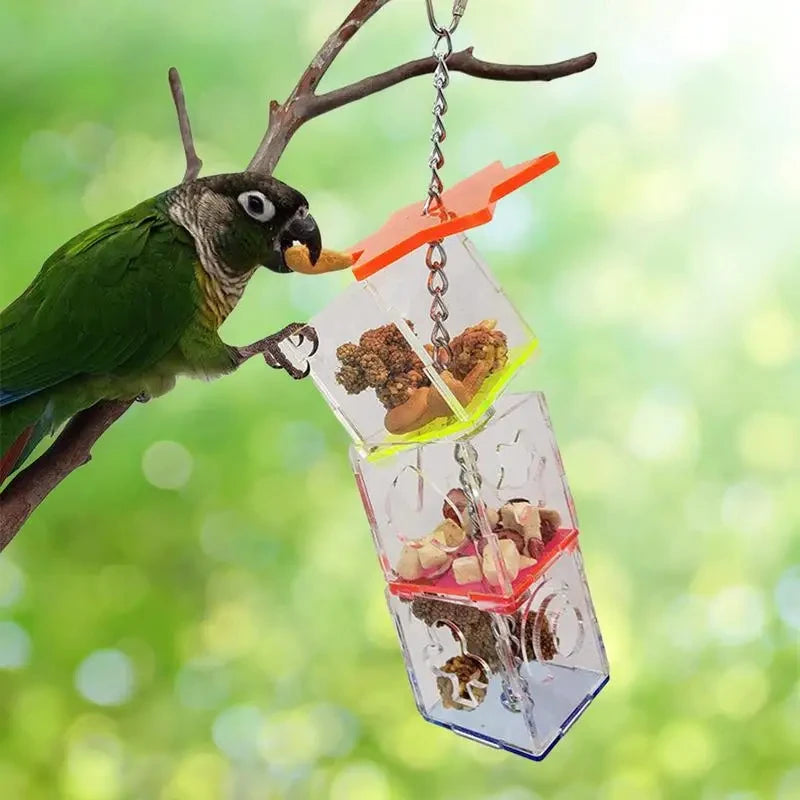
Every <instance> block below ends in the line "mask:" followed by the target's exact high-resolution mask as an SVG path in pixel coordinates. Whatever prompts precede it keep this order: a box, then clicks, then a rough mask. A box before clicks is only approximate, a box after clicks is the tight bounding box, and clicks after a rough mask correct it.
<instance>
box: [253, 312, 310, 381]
mask: <svg viewBox="0 0 800 800" xmlns="http://www.w3.org/2000/svg"><path fill="white" fill-rule="evenodd" d="M292 337H294V341H293V342H292V344H293V345H294V346H295V347H300V346H301V345H302V344H303V343H304V342H306V341H308V342H311V352H310V353H309V354H308V358H311V356H313V355H314V353H316V352H317V349H318V348H319V338H318V337H317V332H316V331H315V330H314V329H313V328H312V327H311V326H310V325H307V324H306V323H304V322H293V323H291V324H290V325H287V326H286V327H285V328H283V329H281V330H279V331H278V332H277V333H273V334H271V335H270V336H265V337H264V338H263V339H259V340H258V341H257V342H253V344H251V345H248V346H247V347H240V348H238V355H239V363H240V364H241V363H243V362H245V361H247V359H248V358H252V357H253V356H255V355H259V354H260V355H263V356H264V361H266V363H267V364H268V365H269V366H270V367H272V368H273V369H282V370H285V371H286V372H288V373H289V375H290V376H291V377H292V378H294V379H295V380H301V379H302V378H306V377H308V374H309V373H310V372H311V365H310V364H309V363H308V362H306V365H305V367H304V368H302V369H301V368H299V367H296V366H295V365H294V364H292V362H291V361H290V360H289V359H288V358H287V357H286V355H285V354H284V352H283V350H281V343H282V342H284V341H286V340H287V339H291V338H292Z"/></svg>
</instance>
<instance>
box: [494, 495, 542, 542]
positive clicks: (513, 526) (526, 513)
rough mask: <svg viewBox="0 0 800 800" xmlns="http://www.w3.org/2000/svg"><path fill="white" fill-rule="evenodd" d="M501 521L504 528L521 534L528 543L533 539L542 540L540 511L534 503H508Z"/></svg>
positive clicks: (502, 511) (501, 512)
mask: <svg viewBox="0 0 800 800" xmlns="http://www.w3.org/2000/svg"><path fill="white" fill-rule="evenodd" d="M500 519H501V520H502V522H503V527H504V528H508V529H509V530H512V531H516V532H517V533H521V534H522V536H523V537H524V539H525V541H526V542H527V541H528V539H530V538H531V537H536V538H538V539H541V532H540V519H539V509H538V508H537V507H536V506H535V505H533V504H532V503H521V502H516V503H506V504H505V505H504V506H503V507H502V508H501V509H500Z"/></svg>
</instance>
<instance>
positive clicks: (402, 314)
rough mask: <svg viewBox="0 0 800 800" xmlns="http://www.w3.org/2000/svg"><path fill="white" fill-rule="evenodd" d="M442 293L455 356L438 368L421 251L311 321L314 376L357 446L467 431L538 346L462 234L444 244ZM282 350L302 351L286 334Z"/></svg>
mask: <svg viewBox="0 0 800 800" xmlns="http://www.w3.org/2000/svg"><path fill="white" fill-rule="evenodd" d="M445 247H446V251H447V265H446V268H445V272H446V275H447V278H448V281H449V288H448V290H447V293H446V294H445V295H444V302H445V304H446V306H447V311H448V314H449V316H448V319H447V322H446V325H447V329H448V331H449V333H450V335H451V344H452V348H453V352H454V358H453V361H452V363H451V364H450V365H449V368H448V370H446V371H445V372H443V373H442V374H441V375H440V374H439V373H438V372H437V371H436V370H435V369H434V368H433V364H432V362H431V355H430V350H429V349H426V345H428V343H429V341H430V336H431V328H432V324H433V323H432V322H431V319H430V309H431V301H432V298H431V295H430V294H429V292H428V289H427V278H428V275H429V270H428V268H427V267H426V265H425V252H426V248H421V249H419V250H416V251H415V252H413V253H411V254H409V255H407V256H405V257H403V258H401V259H400V260H399V261H397V262H395V263H393V264H391V265H390V266H388V267H385V268H384V269H381V270H379V271H378V272H377V273H375V274H374V275H372V276H370V277H369V278H367V279H366V280H364V281H361V282H359V283H357V284H356V285H355V286H352V287H350V288H349V289H348V290H347V291H345V292H344V293H343V294H342V295H340V296H339V297H338V298H336V300H334V302H333V303H331V304H330V305H329V306H328V307H327V308H326V309H325V310H324V311H322V312H321V313H320V314H318V315H317V316H316V317H314V318H313V319H312V320H310V322H309V324H310V325H311V326H312V327H313V328H315V330H316V332H317V336H318V338H319V349H318V351H317V352H316V353H315V354H314V355H313V356H312V357H311V358H310V359H308V361H309V364H310V367H311V375H312V377H313V379H314V382H315V383H316V384H317V386H318V387H319V389H320V391H321V392H322V394H323V395H324V396H325V398H326V400H327V401H328V403H329V404H330V405H331V407H332V408H333V410H334V412H335V413H336V415H337V417H338V418H339V419H340V420H341V421H342V423H343V424H344V425H345V427H346V428H347V430H348V432H349V433H350V435H351V436H352V437H353V439H354V441H355V443H356V446H357V447H358V448H359V450H360V451H361V452H363V453H375V454H376V455H377V454H378V451H380V455H382V456H385V455H387V454H389V453H391V452H393V451H394V449H396V448H398V447H402V446H405V445H408V444H411V443H418V442H426V441H432V440H436V439H438V438H442V437H445V436H448V435H451V434H453V433H457V432H463V431H466V430H468V429H469V428H470V427H471V426H473V425H474V424H475V422H476V421H477V420H479V419H480V417H481V416H482V415H483V414H485V413H486V411H487V410H488V408H489V407H490V406H491V404H492V402H493V401H494V399H495V398H496V397H497V396H498V395H499V394H500V393H501V391H502V390H503V388H504V387H505V385H506V384H507V383H508V381H509V380H510V379H511V377H512V376H513V375H514V373H515V372H516V371H517V370H518V369H519V367H520V366H522V364H523V363H524V362H525V361H526V360H527V359H528V358H529V357H530V356H531V354H532V353H533V352H534V350H535V349H536V339H535V338H534V336H533V334H532V332H531V331H530V329H529V328H528V327H527V325H526V324H525V323H524V321H523V320H522V319H521V317H520V316H519V314H518V313H517V311H516V310H515V309H514V307H513V305H512V304H511V302H510V301H509V299H508V298H507V297H506V295H505V294H503V292H502V290H501V289H500V287H499V286H498V285H497V283H496V282H495V281H494V280H493V278H492V277H491V275H490V273H489V272H488V270H487V269H486V268H485V266H484V265H483V263H482V262H481V260H480V258H479V257H478V255H477V254H476V252H475V251H474V249H473V247H472V245H471V244H470V243H469V241H468V240H467V239H466V237H464V236H462V235H459V236H453V237H450V238H448V239H447V240H446V241H445ZM283 348H284V352H285V353H286V355H287V356H288V357H289V358H290V359H291V360H292V361H293V362H295V363H298V362H302V361H304V360H306V358H307V352H305V348H304V347H302V346H301V347H296V346H295V345H294V344H293V342H292V341H291V340H287V341H286V342H285V343H284V345H283Z"/></svg>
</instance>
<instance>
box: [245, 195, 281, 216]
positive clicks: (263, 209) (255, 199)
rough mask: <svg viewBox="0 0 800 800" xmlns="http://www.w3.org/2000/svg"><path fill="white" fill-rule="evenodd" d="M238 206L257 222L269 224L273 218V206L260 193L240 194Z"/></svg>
mask: <svg viewBox="0 0 800 800" xmlns="http://www.w3.org/2000/svg"><path fill="white" fill-rule="evenodd" d="M239 205H241V207H242V208H243V209H244V210H245V211H246V212H247V213H248V215H249V216H251V217H252V218H253V219H255V220H258V221H259V222H269V221H270V220H271V219H272V218H273V217H274V216H275V206H274V205H272V203H270V201H269V200H267V198H266V197H264V195H263V194H261V192H256V191H252V192H242V193H241V194H240V195H239Z"/></svg>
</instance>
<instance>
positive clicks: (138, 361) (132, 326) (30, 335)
mask: <svg viewBox="0 0 800 800" xmlns="http://www.w3.org/2000/svg"><path fill="white" fill-rule="evenodd" d="M196 260H197V256H196V251H195V248H194V242H193V240H192V239H191V237H190V236H189V234H188V233H187V232H186V231H184V230H183V229H182V228H180V227H178V226H177V225H175V224H174V223H172V222H171V221H170V220H169V219H168V218H167V217H166V216H165V215H164V213H163V212H161V211H160V209H159V208H158V207H157V206H156V204H155V202H154V201H152V200H150V201H146V202H145V203H142V204H140V205H139V206H136V207H135V208H133V209H131V210H130V211H127V212H125V213H123V214H120V215H118V216H116V217H112V218H111V219H109V220H106V221H105V222H102V223H100V224H99V225H97V226H95V227H94V228H91V229H90V230H88V231H86V232H85V233H82V234H80V235H78V236H77V237H75V238H74V239H72V240H71V241H69V242H67V243H66V244H65V245H64V246H63V247H61V248H60V249H59V250H57V251H56V252H55V253H53V255H52V256H50V258H49V259H48V260H47V261H46V262H45V263H44V266H43V267H42V269H41V271H40V272H39V274H38V275H37V276H36V278H35V279H34V281H33V283H32V284H31V285H30V286H29V287H28V289H27V290H26V291H25V292H24V293H23V294H22V295H21V296H20V297H19V298H18V299H17V300H15V301H14V302H13V303H12V304H11V305H10V306H8V308H6V309H5V310H4V311H3V312H2V313H0V406H2V405H7V404H10V403H13V402H16V401H17V400H20V399H22V398H24V397H28V396H30V395H33V394H36V393H37V392H40V391H43V390H45V389H48V388H50V387H52V386H55V385H56V384H58V383H61V382H62V381H65V380H68V379H69V378H72V377H75V376H77V375H86V374H89V375H103V374H115V373H116V374H127V373H131V372H135V371H137V370H140V369H146V368H147V367H149V366H151V365H153V364H155V363H157V362H158V361H159V360H160V359H161V358H163V357H164V356H165V355H166V354H167V353H168V352H169V351H170V349H171V348H172V347H173V346H174V345H175V344H176V342H177V341H178V339H179V338H180V336H181V334H182V333H183V331H184V330H185V329H186V327H187V325H188V324H189V323H190V321H191V320H192V317H193V315H194V313H195V311H196V309H197V305H196V281H195V273H194V270H195V263H196Z"/></svg>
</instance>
